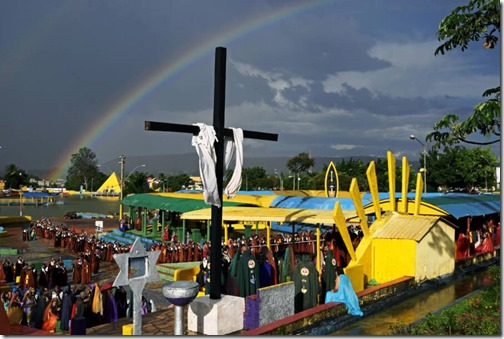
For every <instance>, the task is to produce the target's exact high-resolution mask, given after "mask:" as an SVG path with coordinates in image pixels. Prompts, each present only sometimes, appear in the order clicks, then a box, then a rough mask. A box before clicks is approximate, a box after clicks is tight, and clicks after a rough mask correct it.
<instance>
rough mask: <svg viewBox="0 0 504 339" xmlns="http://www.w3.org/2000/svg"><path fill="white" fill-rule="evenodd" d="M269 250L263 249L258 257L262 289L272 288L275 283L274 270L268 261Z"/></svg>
mask: <svg viewBox="0 0 504 339" xmlns="http://www.w3.org/2000/svg"><path fill="white" fill-rule="evenodd" d="M268 252H269V249H268V248H267V247H262V248H261V251H260V252H259V253H258V255H257V262H258V264H259V283H260V285H261V287H268V286H271V285H272V283H273V269H272V267H271V264H270V262H269V260H268Z"/></svg>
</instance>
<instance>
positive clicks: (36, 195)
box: [23, 192, 60, 198]
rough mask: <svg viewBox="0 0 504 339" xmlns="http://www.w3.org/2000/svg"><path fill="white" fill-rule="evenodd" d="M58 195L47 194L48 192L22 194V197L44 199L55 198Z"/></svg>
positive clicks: (57, 193)
mask: <svg viewBox="0 0 504 339" xmlns="http://www.w3.org/2000/svg"><path fill="white" fill-rule="evenodd" d="M59 194H60V193H59V192H56V193H49V192H23V197H25V198H46V197H57V196H58V195H59Z"/></svg>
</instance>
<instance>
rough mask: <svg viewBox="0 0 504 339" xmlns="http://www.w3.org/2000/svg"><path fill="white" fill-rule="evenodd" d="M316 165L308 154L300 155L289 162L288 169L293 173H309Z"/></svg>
mask: <svg viewBox="0 0 504 339" xmlns="http://www.w3.org/2000/svg"><path fill="white" fill-rule="evenodd" d="M314 165H315V160H314V159H313V158H311V157H310V155H309V154H308V153H299V154H298V155H296V156H294V157H292V158H290V159H289V160H288V161H287V168H288V169H289V170H290V171H291V172H292V173H302V172H308V170H309V169H310V168H311V167H313V166H314Z"/></svg>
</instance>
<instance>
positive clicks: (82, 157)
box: [66, 147, 99, 190]
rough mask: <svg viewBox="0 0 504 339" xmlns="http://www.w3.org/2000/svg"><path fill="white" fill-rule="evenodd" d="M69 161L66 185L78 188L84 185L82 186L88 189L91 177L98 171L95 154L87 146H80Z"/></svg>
mask: <svg viewBox="0 0 504 339" xmlns="http://www.w3.org/2000/svg"><path fill="white" fill-rule="evenodd" d="M70 163H71V166H70V168H69V169H68V175H67V178H66V179H67V184H66V187H67V188H68V189H72V190H78V189H80V186H81V185H84V188H85V189H86V190H88V187H89V185H90V184H91V178H94V177H97V176H98V172H99V171H98V160H97V159H96V154H95V153H94V152H93V151H92V150H90V149H89V148H87V147H82V148H81V149H79V152H78V153H74V154H72V157H71V159H70Z"/></svg>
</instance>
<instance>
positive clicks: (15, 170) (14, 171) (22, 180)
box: [3, 164, 28, 189]
mask: <svg viewBox="0 0 504 339" xmlns="http://www.w3.org/2000/svg"><path fill="white" fill-rule="evenodd" d="M3 180H4V181H5V187H6V188H12V189H19V188H20V187H21V186H24V185H27V184H28V174H27V173H26V171H25V170H24V169H21V168H19V167H17V166H16V165H15V164H9V165H7V166H6V167H5V174H4V176H3Z"/></svg>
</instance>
